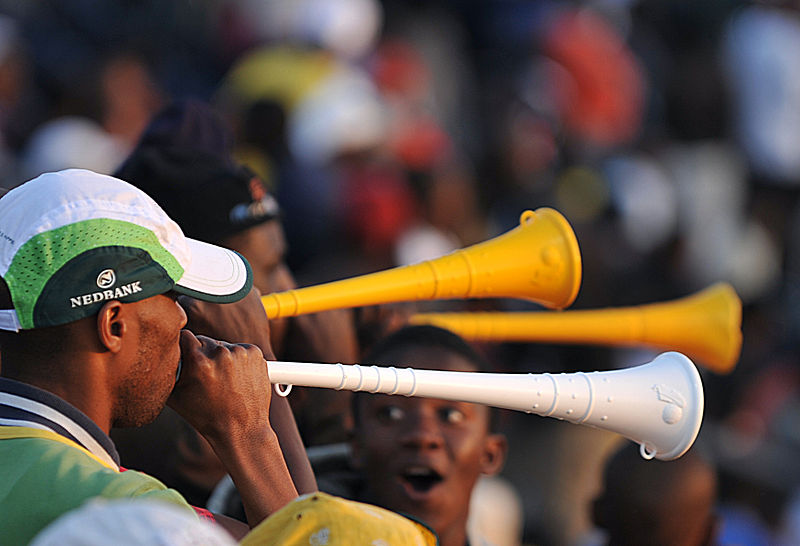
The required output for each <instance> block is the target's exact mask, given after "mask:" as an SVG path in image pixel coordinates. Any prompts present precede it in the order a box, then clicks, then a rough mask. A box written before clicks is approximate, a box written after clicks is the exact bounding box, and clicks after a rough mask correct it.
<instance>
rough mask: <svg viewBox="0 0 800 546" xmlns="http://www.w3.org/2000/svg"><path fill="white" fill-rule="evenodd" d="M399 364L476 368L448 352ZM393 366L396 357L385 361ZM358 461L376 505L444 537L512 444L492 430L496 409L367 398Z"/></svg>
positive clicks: (408, 354)
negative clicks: (491, 413) (480, 479)
mask: <svg viewBox="0 0 800 546" xmlns="http://www.w3.org/2000/svg"><path fill="white" fill-rule="evenodd" d="M396 357H397V358H394V356H393V357H392V360H393V361H395V360H396V363H397V364H403V365H408V366H411V367H414V368H418V369H439V370H451V371H470V372H472V371H476V370H475V366H474V365H472V364H471V363H470V362H469V361H467V360H466V359H464V358H463V357H461V356H459V355H456V354H453V353H450V352H445V351H442V350H438V349H437V350H429V349H428V350H426V349H422V348H415V349H409V350H406V351H404V352H403V353H398V354H397V355H396ZM385 360H386V361H387V362H388V361H389V359H385ZM359 404H360V407H359V409H360V423H359V425H358V427H357V429H356V432H355V438H354V445H353V448H354V456H355V464H356V466H359V467H360V468H361V469H362V471H363V473H364V476H365V479H366V487H367V494H368V496H369V500H370V501H371V502H373V503H376V504H379V505H382V506H385V507H386V508H389V509H391V510H394V511H397V512H402V513H405V514H409V515H412V516H415V517H418V518H419V519H422V520H423V521H425V522H426V523H428V524H429V525H430V526H431V527H433V529H434V530H436V531H437V533H439V534H440V536H441V535H443V534H445V533H446V531H447V529H449V528H451V527H452V526H463V525H465V522H466V517H467V512H468V509H469V498H470V494H471V492H472V489H473V487H474V485H475V481H476V480H477V479H478V477H479V476H480V475H481V474H494V473H496V472H498V471H499V470H500V467H501V466H502V463H503V458H504V454H505V439H504V438H503V437H502V436H501V435H496V434H490V432H489V408H487V407H485V406H481V405H478V404H469V403H465V402H451V401H447V400H434V399H426V398H407V397H405V396H389V395H373V396H369V397H364V396H362V397H361V399H360V401H359Z"/></svg>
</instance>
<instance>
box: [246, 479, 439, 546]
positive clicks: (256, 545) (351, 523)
mask: <svg viewBox="0 0 800 546" xmlns="http://www.w3.org/2000/svg"><path fill="white" fill-rule="evenodd" d="M240 544H241V546H273V545H274V546H279V545H280V546H292V545H301V544H303V545H306V544H325V545H327V546H349V545H351V544H380V545H382V546H395V545H397V546H436V545H437V544H439V540H438V538H437V537H436V534H435V533H434V532H433V531H432V530H430V529H429V528H428V527H427V526H425V525H424V524H422V523H420V522H417V521H415V520H412V519H410V518H406V517H404V516H401V515H400V514H397V513H395V512H390V511H389V510H386V509H384V508H379V507H378V506H373V505H371V504H364V503H361V502H356V501H351V500H347V499H343V498H341V497H336V496H333V495H328V494H327V493H322V492H317V493H308V494H306V495H301V496H300V497H298V498H297V499H295V500H293V501H292V502H290V503H289V504H287V505H286V506H284V507H283V508H281V509H280V510H278V511H277V512H275V513H274V514H272V515H271V516H270V517H268V518H267V519H265V520H264V521H262V522H261V523H260V524H259V525H258V526H256V527H255V528H253V530H252V531H250V532H249V533H248V534H247V535H246V536H245V537H244V538H243V539H242V540H241V542H240Z"/></svg>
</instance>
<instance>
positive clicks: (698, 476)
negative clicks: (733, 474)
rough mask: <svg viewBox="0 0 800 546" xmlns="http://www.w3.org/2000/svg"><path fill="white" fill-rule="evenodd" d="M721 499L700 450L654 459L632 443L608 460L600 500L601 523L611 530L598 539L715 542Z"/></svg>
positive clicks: (662, 544) (671, 545)
mask: <svg viewBox="0 0 800 546" xmlns="http://www.w3.org/2000/svg"><path fill="white" fill-rule="evenodd" d="M716 502H717V479H716V474H715V471H714V469H713V467H712V466H711V465H709V464H708V463H707V462H706V461H705V460H704V459H703V458H702V457H700V456H699V455H698V453H697V452H696V451H690V452H688V453H686V454H684V455H683V456H682V457H681V458H679V459H677V460H675V461H657V460H650V461H648V460H644V459H643V458H642V456H641V455H640V454H639V448H638V447H637V446H635V445H633V444H631V443H626V444H625V445H624V446H623V447H622V448H621V449H619V450H618V451H617V452H616V453H615V454H614V455H613V456H612V457H610V459H609V460H608V461H607V463H606V465H605V470H604V473H603V490H602V493H601V495H600V496H599V497H598V498H597V499H596V500H595V502H594V511H593V515H594V521H595V524H596V525H597V526H598V527H600V528H601V529H603V530H604V531H605V533H606V536H605V538H604V539H603V540H602V541H599V542H598V543H599V544H627V545H631V546H633V545H636V544H641V545H645V544H647V545H651V546H677V545H683V546H703V545H707V546H711V545H712V544H716V538H715V537H716V535H717V531H718V529H717V527H718V525H717V524H718V521H717V516H716V515H715V513H714V508H715V505H716ZM723 543H724V544H727V542H723Z"/></svg>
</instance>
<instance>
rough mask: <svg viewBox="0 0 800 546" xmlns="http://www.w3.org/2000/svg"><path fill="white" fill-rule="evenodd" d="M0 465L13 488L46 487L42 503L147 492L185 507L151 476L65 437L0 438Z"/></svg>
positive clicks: (38, 489)
mask: <svg viewBox="0 0 800 546" xmlns="http://www.w3.org/2000/svg"><path fill="white" fill-rule="evenodd" d="M0 462H1V463H0V465H2V466H3V468H4V472H3V473H4V475H5V476H6V479H7V480H9V481H8V482H7V483H10V481H11V480H13V481H14V483H16V484H18V487H16V488H15V489H17V490H18V491H31V492H35V491H46V492H47V499H48V502H51V503H54V504H59V502H60V501H66V502H69V501H70V500H75V499H83V498H88V497H95V496H102V497H107V498H117V497H134V496H151V497H158V498H160V499H162V500H165V501H167V502H171V503H173V504H178V505H181V506H184V507H186V508H187V509H190V510H191V507H190V506H189V504H188V503H186V501H185V500H184V499H183V497H182V496H181V495H180V494H179V493H178V492H177V491H174V490H171V489H168V488H167V487H166V486H165V485H164V484H162V483H161V482H160V481H158V480H157V479H155V478H153V477H151V476H148V475H147V474H144V473H141V472H136V471H130V470H127V471H121V470H119V469H117V468H113V467H111V466H110V465H109V464H107V463H105V462H103V461H101V460H99V459H98V458H97V457H95V456H94V455H92V454H91V453H89V452H88V451H86V450H83V449H81V448H79V447H76V446H74V445H71V444H70V443H68V442H62V441H54V440H52V439H50V438H46V437H20V438H6V439H3V440H2V441H0Z"/></svg>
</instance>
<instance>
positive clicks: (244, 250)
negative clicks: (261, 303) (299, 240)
mask: <svg viewBox="0 0 800 546" xmlns="http://www.w3.org/2000/svg"><path fill="white" fill-rule="evenodd" d="M221 244H222V246H226V247H228V248H231V249H233V250H235V251H236V252H238V253H240V254H241V255H242V256H244V257H245V258H246V259H247V261H248V262H250V267H252V269H253V284H254V285H255V287H256V288H258V289H259V290H260V291H261V293H262V294H270V293H272V292H281V291H283V290H288V289H290V288H294V287H295V282H294V278H293V277H292V274H291V272H290V271H289V268H288V267H287V266H286V263H285V262H284V261H283V260H284V256H285V254H286V237H285V236H284V234H283V228H282V227H281V224H280V222H278V221H277V220H269V221H267V222H263V223H261V224H259V225H257V226H253V227H251V228H248V229H246V230H244V231H241V232H239V233H236V234H234V235H231V236H230V237H227V238H226V239H225V240H224V241H222V242H221ZM288 326H289V323H288V322H287V320H286V319H277V320H270V321H269V328H270V342H271V344H272V348H273V350H274V351H275V353H280V352H281V348H282V347H283V341H284V338H285V337H286V331H287V328H288Z"/></svg>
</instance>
